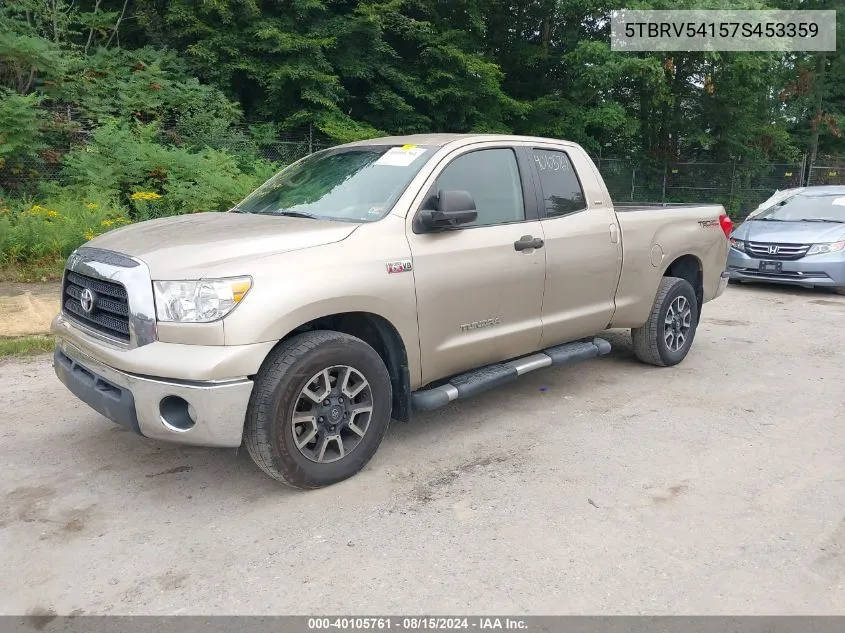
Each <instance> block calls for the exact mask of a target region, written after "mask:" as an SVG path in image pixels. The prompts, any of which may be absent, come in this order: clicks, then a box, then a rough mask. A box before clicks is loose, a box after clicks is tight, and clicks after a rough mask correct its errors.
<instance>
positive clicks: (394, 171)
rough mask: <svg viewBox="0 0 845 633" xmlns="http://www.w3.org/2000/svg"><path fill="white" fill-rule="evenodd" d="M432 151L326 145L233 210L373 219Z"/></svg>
mask: <svg viewBox="0 0 845 633" xmlns="http://www.w3.org/2000/svg"><path fill="white" fill-rule="evenodd" d="M433 154H434V152H433V151H432V148H431V147H429V146H421V145H402V146H393V145H366V146H357V147H347V148H337V149H328V150H323V151H321V152H317V153H316V154H312V155H311V156H308V157H306V158H304V159H303V160H301V161H299V162H297V163H294V164H293V165H290V166H289V167H286V168H285V169H282V170H281V171H280V172H278V173H277V174H276V175H275V176H273V177H272V178H270V180H268V181H267V182H265V183H264V184H263V185H261V186H260V187H259V188H258V189H256V190H255V191H254V192H253V193H251V194H250V195H249V196H247V197H246V199H244V200H243V202H241V203H240V204H238V205H237V206H236V207H235V208H233V209H232V211H235V212H239V213H262V214H268V215H292V216H297V217H307V218H316V219H321V220H341V221H346V222H374V221H376V220H380V219H381V218H383V217H384V216H385V215H387V214H388V213H389V212H390V210H391V209H392V207H393V205H394V204H395V203H396V201H397V200H398V199H399V196H401V195H402V192H403V191H404V190H405V188H406V187H407V186H408V183H410V182H411V179H412V178H413V177H414V176H415V175H416V174H417V172H419V170H420V168H422V166H423V165H424V164H425V163H426V161H427V160H428V159H429V158H430V157H431V156H432V155H433Z"/></svg>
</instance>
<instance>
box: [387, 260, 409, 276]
mask: <svg viewBox="0 0 845 633" xmlns="http://www.w3.org/2000/svg"><path fill="white" fill-rule="evenodd" d="M411 270H413V266H412V265H411V260H410V259H401V260H399V261H397V262H387V274H388V275H392V274H394V273H407V272H410V271H411Z"/></svg>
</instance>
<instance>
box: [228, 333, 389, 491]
mask: <svg viewBox="0 0 845 633" xmlns="http://www.w3.org/2000/svg"><path fill="white" fill-rule="evenodd" d="M391 402H392V391H391V385H390V376H389V374H388V372H387V368H386V367H385V365H384V362H383V361H382V359H381V357H380V356H379V355H378V353H376V351H375V350H374V349H373V348H372V347H370V346H369V345H367V344H366V343H365V342H364V341H362V340H361V339H358V338H355V337H354V336H350V335H348V334H343V333H341V332H332V331H314V332H306V333H304V334H299V335H297V336H294V337H293V338H291V339H290V340H287V341H285V342H284V343H282V344H281V345H279V346H278V347H277V348H276V349H275V350H273V352H271V353H270V355H269V356H268V357H267V360H265V361H264V365H262V367H261V369H260V370H259V372H258V375H257V376H256V379H255V387H254V388H253V391H252V396H251V398H250V402H249V407H248V408H247V414H246V423H245V425H244V443H245V444H246V448H247V450H248V451H249V454H250V456H251V457H252V459H253V461H254V462H255V463H256V464H257V465H258V467H259V468H261V470H263V471H264V472H265V473H267V474H268V475H269V476H270V477H272V478H274V479H277V480H278V481H281V482H282V483H284V484H287V485H288V486H292V487H294V488H308V489H311V488H321V487H323V486H328V485H331V484H334V483H337V482H339V481H342V480H344V479H348V478H349V477H352V476H353V475H355V474H356V473H357V472H359V471H360V470H361V469H362V468H363V467H364V466H365V465H366V464H367V462H369V461H370V459H371V458H372V456H373V455H374V454H375V452H376V450H377V449H378V447H379V444H381V440H382V438H383V437H384V434H385V432H386V431H387V427H388V425H389V423H390V414H391Z"/></svg>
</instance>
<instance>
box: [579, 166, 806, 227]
mask: <svg viewBox="0 0 845 633" xmlns="http://www.w3.org/2000/svg"><path fill="white" fill-rule="evenodd" d="M593 160H594V161H595V162H596V165H597V166H598V168H599V172H600V173H601V174H602V177H603V178H604V180H605V183H607V187H608V190H609V191H610V195H611V197H612V198H613V199H615V200H619V201H626V202H627V201H638V202H661V203H662V202H701V203H718V204H722V205H724V206H725V208H726V209H728V210H730V212H731V214H732V215H733V216H734V217H735V218H736V219H742V218H744V217H745V216H746V215H748V214H749V213H750V212H751V211H753V210H754V209H755V208H756V207H757V205H759V204H760V203H761V202H763V201H764V200H766V199H767V198H769V197H770V196H771V195H772V194H773V193H774V192H775V191H777V190H782V189H789V188H791V187H799V186H800V185H801V181H802V174H803V173H804V168H805V164H804V161H799V162H796V163H743V162H739V161H735V162H727V163H725V162H720V163H715V162H706V161H696V162H674V163H669V164H666V165H660V164H655V163H648V162H644V161H630V160H626V159H616V158H603V157H602V158H594V159H593Z"/></svg>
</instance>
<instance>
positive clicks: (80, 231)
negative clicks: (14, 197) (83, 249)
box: [0, 194, 129, 264]
mask: <svg viewBox="0 0 845 633" xmlns="http://www.w3.org/2000/svg"><path fill="white" fill-rule="evenodd" d="M128 222H129V219H128V218H127V215H126V212H125V210H124V209H123V208H122V207H120V206H119V205H118V204H117V203H116V202H115V201H114V200H111V199H109V198H108V197H105V196H102V195H101V196H99V197H97V198H79V197H77V196H76V195H74V194H71V195H58V196H53V197H48V198H45V199H43V200H41V201H40V202H37V203H35V202H31V201H23V200H20V201H16V202H12V203H10V204H8V205H5V206H4V205H3V204H2V203H0V264H10V263H12V264H13V263H16V262H18V263H19V262H28V261H37V260H46V259H56V258H64V257H67V256H68V255H69V254H70V253H71V252H72V251H73V249H75V248H76V247H78V246H79V245H81V244H83V243H84V242H86V241H88V240H90V239H92V238H93V237H94V236H96V235H99V234H100V233H104V232H106V231H108V230H110V229H111V228H115V227H117V226H120V225H123V224H127V223H128Z"/></svg>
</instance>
